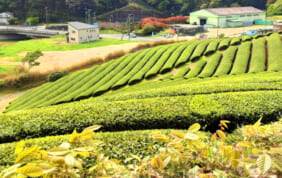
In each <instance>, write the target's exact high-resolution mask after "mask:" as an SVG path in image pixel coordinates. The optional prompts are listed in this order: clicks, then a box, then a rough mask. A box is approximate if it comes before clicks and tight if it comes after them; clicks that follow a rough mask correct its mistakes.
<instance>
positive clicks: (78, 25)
mask: <svg viewBox="0 0 282 178" xmlns="http://www.w3.org/2000/svg"><path fill="white" fill-rule="evenodd" d="M68 24H69V25H70V26H72V27H73V28H76V29H78V30H82V29H89V28H96V27H95V26H94V25H89V24H87V23H81V22H69V23H68Z"/></svg>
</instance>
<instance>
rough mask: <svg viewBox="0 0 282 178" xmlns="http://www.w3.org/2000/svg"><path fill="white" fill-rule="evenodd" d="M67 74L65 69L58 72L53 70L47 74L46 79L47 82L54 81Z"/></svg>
mask: <svg viewBox="0 0 282 178" xmlns="http://www.w3.org/2000/svg"><path fill="white" fill-rule="evenodd" d="M68 74H69V72H68V71H66V70H63V71H59V72H53V73H51V74H49V75H48V76H47V81H48V82H55V81H56V80H58V79H60V78H62V77H64V76H66V75H68Z"/></svg>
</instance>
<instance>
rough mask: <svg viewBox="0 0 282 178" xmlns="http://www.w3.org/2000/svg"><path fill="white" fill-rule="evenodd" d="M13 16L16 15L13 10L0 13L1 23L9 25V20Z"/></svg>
mask: <svg viewBox="0 0 282 178" xmlns="http://www.w3.org/2000/svg"><path fill="white" fill-rule="evenodd" d="M13 17H14V15H13V13H11V12H2V13H0V24H4V25H9V20H10V19H11V18H13Z"/></svg>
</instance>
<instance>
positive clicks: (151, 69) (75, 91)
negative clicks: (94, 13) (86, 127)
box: [6, 34, 282, 112]
mask: <svg viewBox="0 0 282 178" xmlns="http://www.w3.org/2000/svg"><path fill="white" fill-rule="evenodd" d="M279 56H281V41H280V36H279V35H278V34H274V35H271V36H270V37H266V38H265V37H261V38H259V39H253V40H252V38H251V37H249V36H244V37H243V38H242V39H241V37H237V38H232V39H231V38H227V39H222V40H217V39H215V40H197V41H190V42H182V43H176V44H169V45H163V46H159V47H154V48H150V49H146V50H140V51H138V52H135V53H131V54H128V55H126V56H123V57H121V58H119V59H117V60H113V61H111V62H108V63H105V64H103V65H99V66H95V67H93V68H91V69H89V70H85V71H81V72H77V73H75V74H72V75H69V76H67V77H65V78H62V79H60V80H58V81H56V82H54V83H46V84H44V85H43V86H41V87H38V88H36V89H33V90H30V91H29V92H27V93H26V94H25V95H23V96H22V97H20V98H18V99H17V100H15V101H13V102H12V103H11V104H10V105H9V106H8V107H7V109H6V112H10V111H16V110H23V109H32V108H37V107H46V106H50V105H56V104H60V103H66V102H71V101H77V100H81V99H85V98H89V97H91V96H99V95H101V94H103V93H105V92H108V91H111V90H116V89H118V88H120V87H124V86H128V85H129V86H131V85H134V84H135V83H138V82H140V81H143V80H144V79H147V80H148V79H151V78H153V77H156V76H157V75H160V76H158V78H160V79H162V78H172V79H177V78H182V77H184V78H185V79H190V78H194V77H199V78H206V77H220V76H224V75H238V74H244V73H259V72H264V71H268V72H276V71H281V69H282V66H281V65H282V62H281V57H279ZM180 66H183V67H181V68H179V67H180ZM168 72H171V74H169V75H167V76H166V75H165V76H163V75H164V74H166V73H168ZM158 78H157V79H158ZM154 80H156V79H154Z"/></svg>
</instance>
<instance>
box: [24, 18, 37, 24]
mask: <svg viewBox="0 0 282 178" xmlns="http://www.w3.org/2000/svg"><path fill="white" fill-rule="evenodd" d="M26 22H27V23H28V24H30V25H37V24H39V17H29V18H27V19H26Z"/></svg>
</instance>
